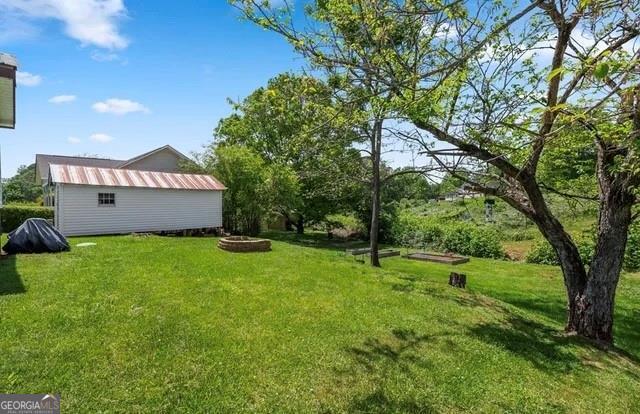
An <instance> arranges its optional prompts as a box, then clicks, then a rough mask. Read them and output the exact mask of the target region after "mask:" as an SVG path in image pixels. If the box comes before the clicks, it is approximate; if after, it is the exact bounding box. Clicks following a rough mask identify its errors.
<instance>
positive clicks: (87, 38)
mask: <svg viewBox="0 0 640 414" xmlns="http://www.w3.org/2000/svg"><path fill="white" fill-rule="evenodd" d="M0 12H1V13H9V14H10V15H11V18H12V19H18V20H26V21H29V20H33V19H55V20H60V21H62V22H63V23H64V26H65V32H66V34H67V35H68V36H70V37H72V38H73V39H76V40H79V41H80V42H81V43H82V45H95V46H98V47H102V48H106V49H124V48H126V47H127V46H128V45H129V41H128V40H127V39H126V38H125V37H124V36H122V35H121V34H120V33H119V30H118V23H119V21H120V20H121V19H122V18H123V17H125V16H126V13H127V9H126V7H125V5H124V1H123V0H0Z"/></svg>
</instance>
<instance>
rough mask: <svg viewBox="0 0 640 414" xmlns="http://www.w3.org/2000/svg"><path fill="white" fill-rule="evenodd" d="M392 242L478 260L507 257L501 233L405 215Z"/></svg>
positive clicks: (470, 224)
mask: <svg viewBox="0 0 640 414" xmlns="http://www.w3.org/2000/svg"><path fill="white" fill-rule="evenodd" d="M392 234H393V239H394V241H395V242H396V243H399V244H401V245H403V246H406V247H413V248H421V249H434V250H442V251H446V252H453V253H458V254H464V255H469V256H475V257H490V258H503V257H504V256H505V254H504V251H503V249H502V245H501V244H500V237H499V235H498V233H497V232H496V231H495V230H494V229H493V228H491V227H488V226H478V225H475V224H472V223H467V222H453V223H452V222H445V221H441V220H434V219H433V218H430V217H426V216H418V215H414V214H411V213H409V212H406V211H405V212H402V213H401V214H400V215H399V217H398V220H397V221H396V222H395V223H394V225H393V228H392Z"/></svg>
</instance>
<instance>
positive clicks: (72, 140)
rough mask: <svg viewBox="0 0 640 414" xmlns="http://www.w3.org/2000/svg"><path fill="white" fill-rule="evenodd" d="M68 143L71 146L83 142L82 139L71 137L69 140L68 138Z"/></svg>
mask: <svg viewBox="0 0 640 414" xmlns="http://www.w3.org/2000/svg"><path fill="white" fill-rule="evenodd" d="M67 142H68V143H69V144H79V143H81V142H82V140H81V139H80V138H78V137H69V138H67Z"/></svg>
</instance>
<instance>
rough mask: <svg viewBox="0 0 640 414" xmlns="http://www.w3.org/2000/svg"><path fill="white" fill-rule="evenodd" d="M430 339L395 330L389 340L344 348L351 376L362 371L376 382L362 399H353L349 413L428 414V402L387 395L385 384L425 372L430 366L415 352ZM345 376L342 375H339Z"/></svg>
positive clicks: (414, 333)
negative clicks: (349, 360)
mask: <svg viewBox="0 0 640 414" xmlns="http://www.w3.org/2000/svg"><path fill="white" fill-rule="evenodd" d="M433 339H435V337H433V336H429V335H421V334H418V333H416V332H415V331H413V330H410V329H394V330H392V331H391V336H389V337H387V338H384V340H380V339H378V338H369V339H367V340H365V341H364V343H363V344H362V345H361V346H358V347H350V348H347V349H346V351H347V353H348V354H349V355H350V356H351V357H352V358H353V360H354V362H355V366H354V367H353V371H352V372H349V374H350V375H353V376H356V377H359V376H360V374H358V372H360V371H365V372H366V373H367V376H369V377H372V378H375V381H376V382H375V389H374V390H373V391H372V392H370V393H366V394H365V395H359V396H356V397H355V398H354V399H353V400H352V401H351V402H350V404H349V408H348V410H347V411H348V412H366V413H389V412H407V413H430V412H435V410H434V408H433V407H432V406H431V405H430V404H429V403H428V402H427V401H418V400H415V399H412V398H411V397H410V396H406V395H405V396H402V397H399V396H397V395H393V394H391V393H389V392H387V391H386V387H385V381H386V380H389V379H391V378H394V377H396V376H397V374H402V375H405V376H407V378H411V376H412V375H418V373H415V372H414V371H415V370H418V369H419V370H424V369H428V368H429V367H431V364H430V363H429V362H428V361H427V360H426V359H424V358H423V357H421V356H419V354H418V352H419V351H420V349H421V348H422V347H423V346H425V345H426V343H427V342H429V341H431V340H433ZM342 374H344V372H342Z"/></svg>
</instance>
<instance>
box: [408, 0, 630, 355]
mask: <svg viewBox="0 0 640 414" xmlns="http://www.w3.org/2000/svg"><path fill="white" fill-rule="evenodd" d="M533 4H535V5H536V6H537V9H536V11H535V12H534V13H531V14H530V15H529V16H528V17H527V19H526V21H524V22H523V23H522V24H521V25H520V26H518V27H512V30H511V31H509V32H503V33H501V34H500V35H499V36H497V37H495V38H493V39H492V41H491V43H490V44H488V45H487V47H486V48H485V49H484V51H483V52H482V53H476V54H474V55H473V57H472V58H470V59H468V60H467V61H466V62H465V64H464V65H462V66H460V67H458V72H459V76H458V77H457V79H458V85H457V87H456V88H455V89H454V90H453V91H451V93H450V94H448V95H446V96H443V97H442V103H441V105H440V107H439V108H438V110H437V111H435V113H434V112H432V113H429V114H424V113H422V110H421V108H422V104H421V103H420V102H419V100H416V99H415V96H417V97H420V96H421V95H422V92H421V90H420V89H421V86H420V84H419V82H418V83H416V84H415V87H414V88H413V89H412V90H411V93H410V94H406V95H405V96H406V97H407V98H408V102H409V104H408V106H411V109H410V110H409V111H407V117H408V118H409V119H410V120H411V122H412V123H413V124H414V125H415V126H416V127H417V128H418V131H417V132H416V133H415V134H413V135H411V137H410V138H411V139H412V140H414V141H415V142H418V143H419V144H421V145H422V146H423V149H424V151H425V153H426V154H428V155H429V156H430V157H431V158H432V159H433V160H435V162H436V163H437V164H438V165H439V166H440V167H441V168H442V170H443V171H447V172H448V173H449V174H451V175H452V176H456V177H458V178H460V179H461V180H463V181H466V182H467V183H469V184H470V185H472V186H474V187H475V188H477V189H478V190H481V191H483V192H485V193H487V194H492V195H495V196H498V197H500V198H502V199H503V200H505V201H506V202H507V203H509V204H510V205H511V206H513V207H514V208H515V209H517V210H518V211H520V212H521V213H522V214H524V215H525V216H526V217H527V218H529V219H530V220H531V221H532V222H533V223H535V224H536V225H537V227H538V229H539V230H540V232H541V233H542V234H543V236H544V237H545V238H546V239H547V240H548V241H549V243H550V244H551V245H552V246H553V248H554V249H555V251H556V253H557V255H558V257H559V262H560V265H561V268H562V272H563V275H564V283H565V287H566V292H567V300H568V317H567V325H566V329H567V331H569V332H575V333H577V334H579V335H582V336H585V337H588V338H592V339H595V340H597V341H600V342H602V343H605V344H609V343H611V342H612V341H613V311H614V299H615V292H616V288H617V284H618V280H619V277H620V271H621V267H622V261H623V257H624V251H625V246H626V242H627V234H628V230H629V226H630V224H631V222H632V220H633V219H634V214H633V212H632V209H633V206H634V204H635V203H636V194H637V189H638V185H639V184H640V168H639V167H640V166H639V164H638V158H637V140H638V134H639V133H640V93H639V91H640V89H639V87H638V77H637V70H638V60H637V58H638V55H637V53H636V50H635V49H634V47H633V45H634V41H635V40H636V39H637V37H638V34H639V32H638V27H639V26H638V23H640V22H639V21H638V11H639V9H640V3H639V2H637V1H596V0H593V1H588V0H587V1H585V0H575V1H574V0H557V1H552V0H546V1H537V2H535V3H533ZM450 36H451V37H450V38H451V45H452V46H450V50H459V51H460V53H465V52H464V51H465V50H466V49H467V44H468V42H467V40H466V36H465V34H464V27H456V28H455V30H452V32H451V33H450ZM536 52H537V53H536ZM414 75H415V76H416V77H417V78H420V76H421V73H420V71H416V72H414ZM425 93H428V92H425ZM568 132H570V134H567V133H568ZM571 134H573V135H574V136H576V135H577V136H578V138H577V139H576V141H578V143H579V142H580V141H584V139H589V140H590V141H591V148H589V149H588V150H587V149H585V148H584V147H583V148H582V152H581V154H580V155H579V156H576V157H567V158H565V159H566V161H567V162H571V163H572V164H573V165H565V166H564V169H565V172H566V170H569V171H571V170H574V171H575V170H577V169H578V168H583V167H586V168H587V169H588V168H589V165H594V166H595V175H596V178H597V188H594V190H595V192H596V193H597V195H596V199H597V202H598V211H599V214H598V224H597V242H596V247H595V253H594V255H593V259H592V260H591V261H590V262H588V263H585V262H584V261H583V260H582V259H581V258H580V254H579V252H578V248H577V247H576V243H575V241H574V240H573V239H572V238H571V236H570V235H569V233H568V232H567V231H566V230H565V228H564V227H563V225H562V223H561V222H560V220H559V219H558V217H556V216H555V215H554V214H553V213H552V211H551V209H550V208H549V203H548V201H547V194H548V193H559V194H562V195H563V196H566V197H573V198H590V197H591V195H590V194H589V193H588V192H586V193H585V191H584V189H583V188H577V189H576V188H574V189H568V188H560V189H559V188H556V187H555V186H554V183H553V182H552V180H550V179H549V178H550V177H549V171H548V168H547V169H546V168H541V167H545V166H546V167H548V166H549V161H548V157H547V162H546V165H545V163H544V162H543V163H541V160H544V158H545V152H546V151H549V150H550V151H554V152H556V154H558V148H557V144H559V143H561V141H562V139H566V138H567V136H569V137H570V136H571ZM433 137H435V139H437V140H438V141H441V142H444V143H448V144H450V147H449V148H447V149H444V150H434V149H433V148H432V147H431V146H430V139H431V138H433ZM572 144H574V145H572V147H573V148H574V149H577V147H578V146H577V145H575V141H574V142H573V143H572ZM585 158H587V160H588V161H590V162H584V161H585ZM589 158H590V160H589ZM460 171H465V172H466V174H459V172H460Z"/></svg>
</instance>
